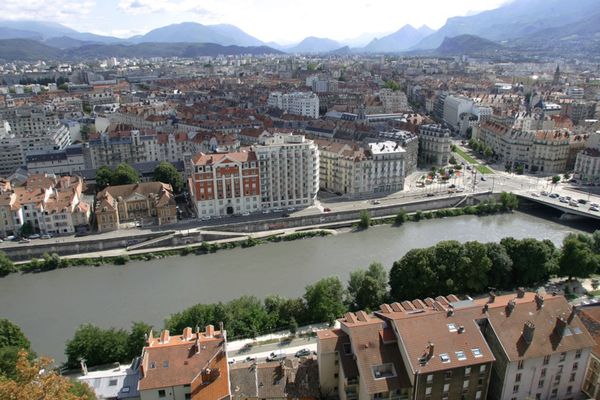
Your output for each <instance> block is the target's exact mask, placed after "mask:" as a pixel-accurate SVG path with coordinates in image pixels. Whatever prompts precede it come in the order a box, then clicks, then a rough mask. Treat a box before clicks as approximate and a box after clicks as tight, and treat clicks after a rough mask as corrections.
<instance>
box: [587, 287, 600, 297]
mask: <svg viewBox="0 0 600 400" xmlns="http://www.w3.org/2000/svg"><path fill="white" fill-rule="evenodd" d="M587 294H588V296H592V297H596V296H600V289H596V290H592V291H591V292H587Z"/></svg>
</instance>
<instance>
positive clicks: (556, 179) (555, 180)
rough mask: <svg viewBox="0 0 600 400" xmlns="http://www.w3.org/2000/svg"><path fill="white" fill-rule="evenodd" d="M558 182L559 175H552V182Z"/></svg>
mask: <svg viewBox="0 0 600 400" xmlns="http://www.w3.org/2000/svg"><path fill="white" fill-rule="evenodd" d="M558 182H560V176H559V175H554V176H553V177H552V183H554V184H555V185H556V184H557V183H558Z"/></svg>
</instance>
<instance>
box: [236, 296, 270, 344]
mask: <svg viewBox="0 0 600 400" xmlns="http://www.w3.org/2000/svg"><path fill="white" fill-rule="evenodd" d="M226 312H227V321H228V323H227V333H228V336H229V334H231V337H233V338H255V337H256V336H258V335H259V334H261V333H265V332H268V331H271V330H273V329H274V328H276V327H275V326H272V325H270V321H271V320H270V318H269V314H268V313H267V310H266V309H265V307H264V306H263V304H262V302H261V301H260V300H259V299H258V298H256V297H254V296H242V297H240V298H238V299H235V300H232V301H230V302H229V303H227V305H226Z"/></svg>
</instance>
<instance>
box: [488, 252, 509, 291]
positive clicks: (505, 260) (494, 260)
mask: <svg viewBox="0 0 600 400" xmlns="http://www.w3.org/2000/svg"><path fill="white" fill-rule="evenodd" d="M485 247H486V251H487V257H488V258H489V259H490V261H491V264H490V271H489V274H488V284H489V285H490V286H492V287H495V288H497V289H510V288H511V287H512V282H513V271H512V266H513V262H512V260H511V259H510V257H509V256H508V253H507V252H506V249H505V248H504V246H502V245H501V244H500V243H493V242H492V243H486V244H485Z"/></svg>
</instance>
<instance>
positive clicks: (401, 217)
mask: <svg viewBox="0 0 600 400" xmlns="http://www.w3.org/2000/svg"><path fill="white" fill-rule="evenodd" d="M407 220H408V215H407V214H406V211H404V210H400V211H398V214H396V217H395V218H394V224H396V225H402V224H403V223H405V222H406V221H407Z"/></svg>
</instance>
